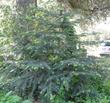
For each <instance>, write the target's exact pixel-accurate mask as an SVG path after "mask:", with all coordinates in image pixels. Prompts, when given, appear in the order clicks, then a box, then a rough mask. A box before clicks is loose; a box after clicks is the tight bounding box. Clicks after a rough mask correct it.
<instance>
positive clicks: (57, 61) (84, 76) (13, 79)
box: [0, 5, 101, 103]
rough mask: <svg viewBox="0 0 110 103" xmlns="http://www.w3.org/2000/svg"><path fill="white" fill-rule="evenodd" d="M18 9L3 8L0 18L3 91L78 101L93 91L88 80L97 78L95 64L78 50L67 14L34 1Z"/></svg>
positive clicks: (45, 100) (47, 102)
mask: <svg viewBox="0 0 110 103" xmlns="http://www.w3.org/2000/svg"><path fill="white" fill-rule="evenodd" d="M22 9H23V10H21V9H17V10H16V13H14V15H13V11H12V10H11V9H10V8H8V7H6V8H5V10H4V14H3V15H4V17H5V18H3V19H2V20H1V24H2V25H1V28H2V30H1V34H0V36H1V37H0V38H1V40H2V41H1V42H0V45H1V49H2V51H1V53H0V54H1V60H0V66H1V68H0V74H1V85H2V86H3V87H2V89H8V90H13V91H15V92H16V93H17V94H18V95H21V96H22V97H23V98H28V97H32V98H34V99H37V100H38V99H39V98H40V99H41V100H42V102H43V103H51V100H52V98H53V97H57V96H59V97H60V96H61V98H62V97H63V99H64V101H69V100H71V101H75V102H81V101H82V100H81V99H80V101H79V100H78V98H82V99H83V98H85V97H86V96H87V95H92V94H93V95H96V93H95V92H94V91H93V90H94V88H93V87H94V85H92V84H95V83H96V82H99V80H100V79H101V78H100V75H99V73H98V70H97V65H96V64H95V63H94V61H92V60H91V59H90V58H87V57H86V53H85V49H83V48H80V42H79V40H78V37H77V35H76V32H75V28H74V26H75V23H73V22H70V18H71V17H70V15H68V13H67V12H64V14H62V15H60V13H59V11H57V9H56V12H51V10H44V9H42V8H38V7H35V6H34V5H30V6H28V8H27V9H25V10H24V8H22ZM96 78H97V81H95V80H96ZM99 84H101V82H99ZM95 86H96V85H95ZM96 87H97V88H98V87H99V85H98V86H96ZM97 88H96V90H97ZM62 93H63V96H62Z"/></svg>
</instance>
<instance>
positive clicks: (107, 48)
mask: <svg viewBox="0 0 110 103" xmlns="http://www.w3.org/2000/svg"><path fill="white" fill-rule="evenodd" d="M99 54H100V55H101V56H102V55H110V41H109V42H108V41H106V42H103V43H101V45H100V47H99Z"/></svg>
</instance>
